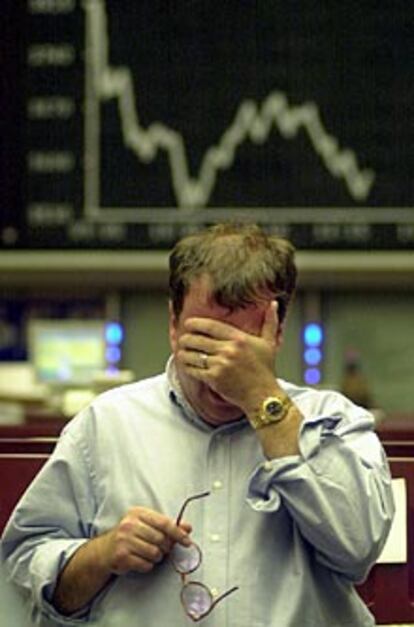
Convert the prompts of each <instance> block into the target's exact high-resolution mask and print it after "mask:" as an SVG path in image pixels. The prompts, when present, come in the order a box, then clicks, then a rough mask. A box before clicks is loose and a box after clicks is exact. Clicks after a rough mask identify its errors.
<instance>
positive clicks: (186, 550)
mask: <svg viewBox="0 0 414 627" xmlns="http://www.w3.org/2000/svg"><path fill="white" fill-rule="evenodd" d="M209 494H210V492H202V493H201V494H195V495H194V496H190V497H189V498H188V499H186V500H185V501H184V503H183V505H182V507H181V509H180V512H179V514H178V516H177V520H176V524H177V525H179V524H180V522H181V519H182V517H183V514H184V511H185V509H186V507H187V505H188V504H189V503H190V502H191V501H195V500H196V499H201V498H203V497H205V496H209ZM170 559H171V562H172V564H173V566H174V568H175V570H176V571H177V573H179V574H180V576H181V581H182V588H181V593H180V598H181V603H182V605H183V607H184V611H185V613H186V614H187V616H189V618H191V620H193V621H195V622H197V621H199V620H201V619H202V618H204V617H205V616H207V614H210V612H211V610H212V609H213V608H214V607H215V606H216V605H217V603H219V602H220V601H222V600H223V599H224V598H225V597H227V596H228V595H229V594H231V593H232V592H235V591H236V590H238V589H239V587H238V586H234V587H233V588H230V589H229V590H227V592H224V593H223V594H221V595H220V596H219V597H216V598H214V594H213V593H212V591H211V590H210V588H208V587H207V586H205V585H204V584H203V583H201V582H199V581H186V576H187V575H189V574H190V573H193V572H194V571H195V570H197V568H198V567H199V566H200V564H201V562H202V559H203V555H202V553H201V549H200V547H199V546H198V545H197V544H195V543H194V542H192V543H191V544H190V545H189V546H183V545H182V544H178V542H176V543H175V544H174V546H173V548H172V551H171V553H170Z"/></svg>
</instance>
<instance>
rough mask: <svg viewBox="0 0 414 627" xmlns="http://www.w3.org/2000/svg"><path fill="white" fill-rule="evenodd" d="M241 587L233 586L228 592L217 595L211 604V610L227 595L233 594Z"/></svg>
mask: <svg viewBox="0 0 414 627" xmlns="http://www.w3.org/2000/svg"><path fill="white" fill-rule="evenodd" d="M238 589H239V586H233V588H230V590H227V592H223V594H221V595H220V596H219V597H217V599H214V602H213V604H212V606H211V608H210V609H211V610H212V609H213V607H215V606H216V605H217V603H219V602H220V601H222V600H223V599H224V598H225V597H228V596H229V594H231V593H232V592H236V590H238Z"/></svg>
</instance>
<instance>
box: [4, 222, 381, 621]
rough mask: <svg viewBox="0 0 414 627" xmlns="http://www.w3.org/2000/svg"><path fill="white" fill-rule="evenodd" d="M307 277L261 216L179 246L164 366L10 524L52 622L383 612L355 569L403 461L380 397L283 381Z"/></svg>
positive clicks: (17, 560)
mask: <svg viewBox="0 0 414 627" xmlns="http://www.w3.org/2000/svg"><path fill="white" fill-rule="evenodd" d="M295 282H296V268H295V265H294V252H293V248H292V246H291V245H290V244H289V243H288V242H286V241H284V240H282V239H280V238H277V237H267V236H266V235H265V234H264V233H263V232H262V231H261V230H260V229H259V228H258V227H256V226H241V227H236V226H231V225H219V226H216V227H213V228H211V229H209V230H207V231H205V232H202V233H199V234H196V235H192V236H190V237H188V238H185V239H183V240H182V241H181V242H179V243H178V244H177V246H176V247H175V249H174V250H173V252H172V254H171V257H170V292H171V302H170V339H171V347H172V353H173V355H172V358H171V359H170V360H169V362H168V365H167V370H166V372H165V373H164V374H162V375H159V376H157V377H153V378H150V379H148V380H145V381H141V382H138V383H134V384H132V385H128V386H124V387H120V388H118V389H116V390H112V391H110V392H106V393H105V394H103V395H101V396H100V397H98V398H97V399H95V401H94V402H93V403H92V404H91V406H90V407H88V408H87V409H85V410H84V411H82V412H81V413H80V414H79V415H78V416H77V417H76V418H75V419H73V420H72V421H71V423H70V424H69V425H68V426H67V428H66V429H65V431H64V433H63V435H62V437H61V439H60V442H59V444H58V445H57V447H56V450H55V452H54V454H53V456H52V458H51V459H50V460H49V461H48V463H47V464H46V466H45V467H44V468H43V470H42V471H41V472H40V474H39V476H38V477H37V478H36V479H35V481H34V483H33V484H32V485H31V487H30V488H29V489H28V491H27V493H26V494H25V495H24V496H23V498H22V500H21V501H20V503H19V504H18V505H17V507H16V510H15V512H14V514H13V515H12V517H11V519H10V521H9V524H8V526H7V528H6V530H5V534H4V538H3V545H2V549H3V555H4V559H5V560H6V564H7V567H8V569H9V572H10V575H11V577H12V579H13V580H14V581H15V582H16V583H17V584H18V585H19V586H20V587H21V588H23V589H24V590H26V591H27V593H28V594H29V595H30V597H31V599H32V603H33V606H34V611H35V614H37V621H38V624H40V625H57V624H67V625H72V624H73V625H75V624H81V623H83V622H85V623H87V622H88V621H89V622H91V623H94V624H97V625H102V626H105V627H112V626H116V627H125V626H126V625H136V626H137V627H138V626H141V625H142V626H145V627H147V626H154V627H167V626H168V627H176V626H177V627H178V626H182V625H183V624H188V618H192V619H193V620H202V621H203V624H204V625H206V626H207V625H208V626H209V627H213V626H214V627H259V626H261V627H323V626H326V627H335V626H338V627H339V626H341V627H345V626H346V625H349V626H350V627H351V626H352V627H368V626H372V625H373V624H374V622H373V618H372V616H371V615H370V613H369V612H368V610H367V609H366V607H365V606H364V604H363V603H362V601H361V600H360V598H359V597H358V595H357V593H356V592H355V591H354V588H353V584H354V582H358V581H361V580H363V579H364V577H365V576H366V575H367V573H368V571H369V569H370V567H371V566H372V564H373V563H374V562H375V560H376V558H377V557H378V555H379V552H380V551H381V549H382V547H383V544H384V542H385V539H386V536H387V533H388V530H389V527H390V523H391V519H392V515H393V502H392V494H391V487H390V476H389V472H388V467H387V464H386V461H385V458H384V454H383V451H382V449H381V446H380V444H379V442H378V440H377V437H376V435H375V434H374V433H373V419H372V417H371V415H370V414H369V413H368V412H367V411H366V410H365V409H363V408H361V407H358V406H355V405H354V404H352V403H351V402H350V401H348V400H347V399H346V398H345V397H343V396H342V395H340V394H339V393H336V392H329V391H320V390H315V389H310V388H301V387H297V386H295V385H293V384H291V383H287V382H286V381H283V380H281V379H280V378H275V374H274V364H275V358H276V356H277V352H278V349H279V347H280V345H281V341H282V336H283V325H284V322H285V316H286V312H287V308H288V306H289V303H290V300H291V298H292V295H293V292H294V289H295ZM183 504H185V505H184V510H185V512H183V509H182V507H181V506H182V505H183ZM180 509H181V511H180V513H179V510H180ZM183 513H184V518H182V516H183ZM201 555H202V556H203V557H202V559H201Z"/></svg>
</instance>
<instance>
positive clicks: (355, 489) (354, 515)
mask: <svg viewBox="0 0 414 627" xmlns="http://www.w3.org/2000/svg"><path fill="white" fill-rule="evenodd" d="M322 394H323V393H322ZM325 394H326V393H325ZM322 398H323V403H321V404H320V406H319V407H317V408H316V413H313V415H310V416H309V414H310V413H312V412H311V411H309V408H306V407H305V409H307V411H308V415H306V413H305V412H304V413H305V419H304V421H303V423H302V425H301V429H300V433H299V451H300V454H299V455H294V456H289V457H284V458H280V459H274V460H270V461H267V462H264V463H263V464H260V465H259V467H258V468H257V469H256V470H255V471H254V473H253V475H252V476H251V478H250V482H249V487H248V496H247V501H248V503H249V504H250V506H251V507H252V508H253V509H255V510H256V511H260V512H265V513H273V512H276V511H277V510H278V509H279V508H280V507H282V506H283V507H286V509H287V510H288V511H289V513H290V515H291V516H292V519H293V521H294V523H295V524H296V525H297V527H298V529H299V531H300V533H301V535H302V536H303V537H304V538H305V539H306V540H307V541H308V542H309V543H310V545H311V546H312V547H313V550H314V551H315V557H316V559H317V560H318V561H320V562H321V563H323V564H324V565H325V566H327V567H328V568H330V569H332V570H335V571H337V572H339V573H341V574H342V575H344V576H345V577H347V578H349V579H350V580H351V581H354V582H356V581H362V580H363V579H364V578H365V577H366V576H367V574H368V572H369V570H370V568H371V566H372V565H373V564H374V563H375V561H376V559H377V557H378V556H379V554H380V552H381V550H382V548H383V546H384V544H385V541H386V538H387V535H388V532H389V529H390V526H391V522H392V517H393V514H394V502H393V495H392V487H391V477H390V472H389V468H388V463H387V460H386V458H385V453H384V451H383V448H382V446H381V443H380V442H379V439H378V437H377V435H376V434H375V433H374V431H373V425H374V420H373V418H372V416H371V415H370V414H369V413H368V412H367V411H366V410H364V409H362V408H360V407H357V406H355V405H353V404H352V403H351V402H350V401H348V400H347V399H346V398H345V397H343V396H342V395H340V394H338V393H331V394H330V395H329V396H323V397H322ZM318 414H319V415H318Z"/></svg>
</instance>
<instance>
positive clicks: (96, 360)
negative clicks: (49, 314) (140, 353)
mask: <svg viewBox="0 0 414 627" xmlns="http://www.w3.org/2000/svg"><path fill="white" fill-rule="evenodd" d="M28 340H29V360H30V362H31V363H32V365H33V367H34V371H35V376H36V378H37V380H38V381H39V382H42V383H47V384H50V385H63V386H72V387H78V386H81V387H82V386H88V385H90V384H91V383H92V382H93V380H94V378H95V377H96V375H97V374H98V373H100V372H102V371H103V370H104V369H105V367H106V360H105V349H106V343H105V322H104V321H103V320H32V321H30V322H29V326H28Z"/></svg>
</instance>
